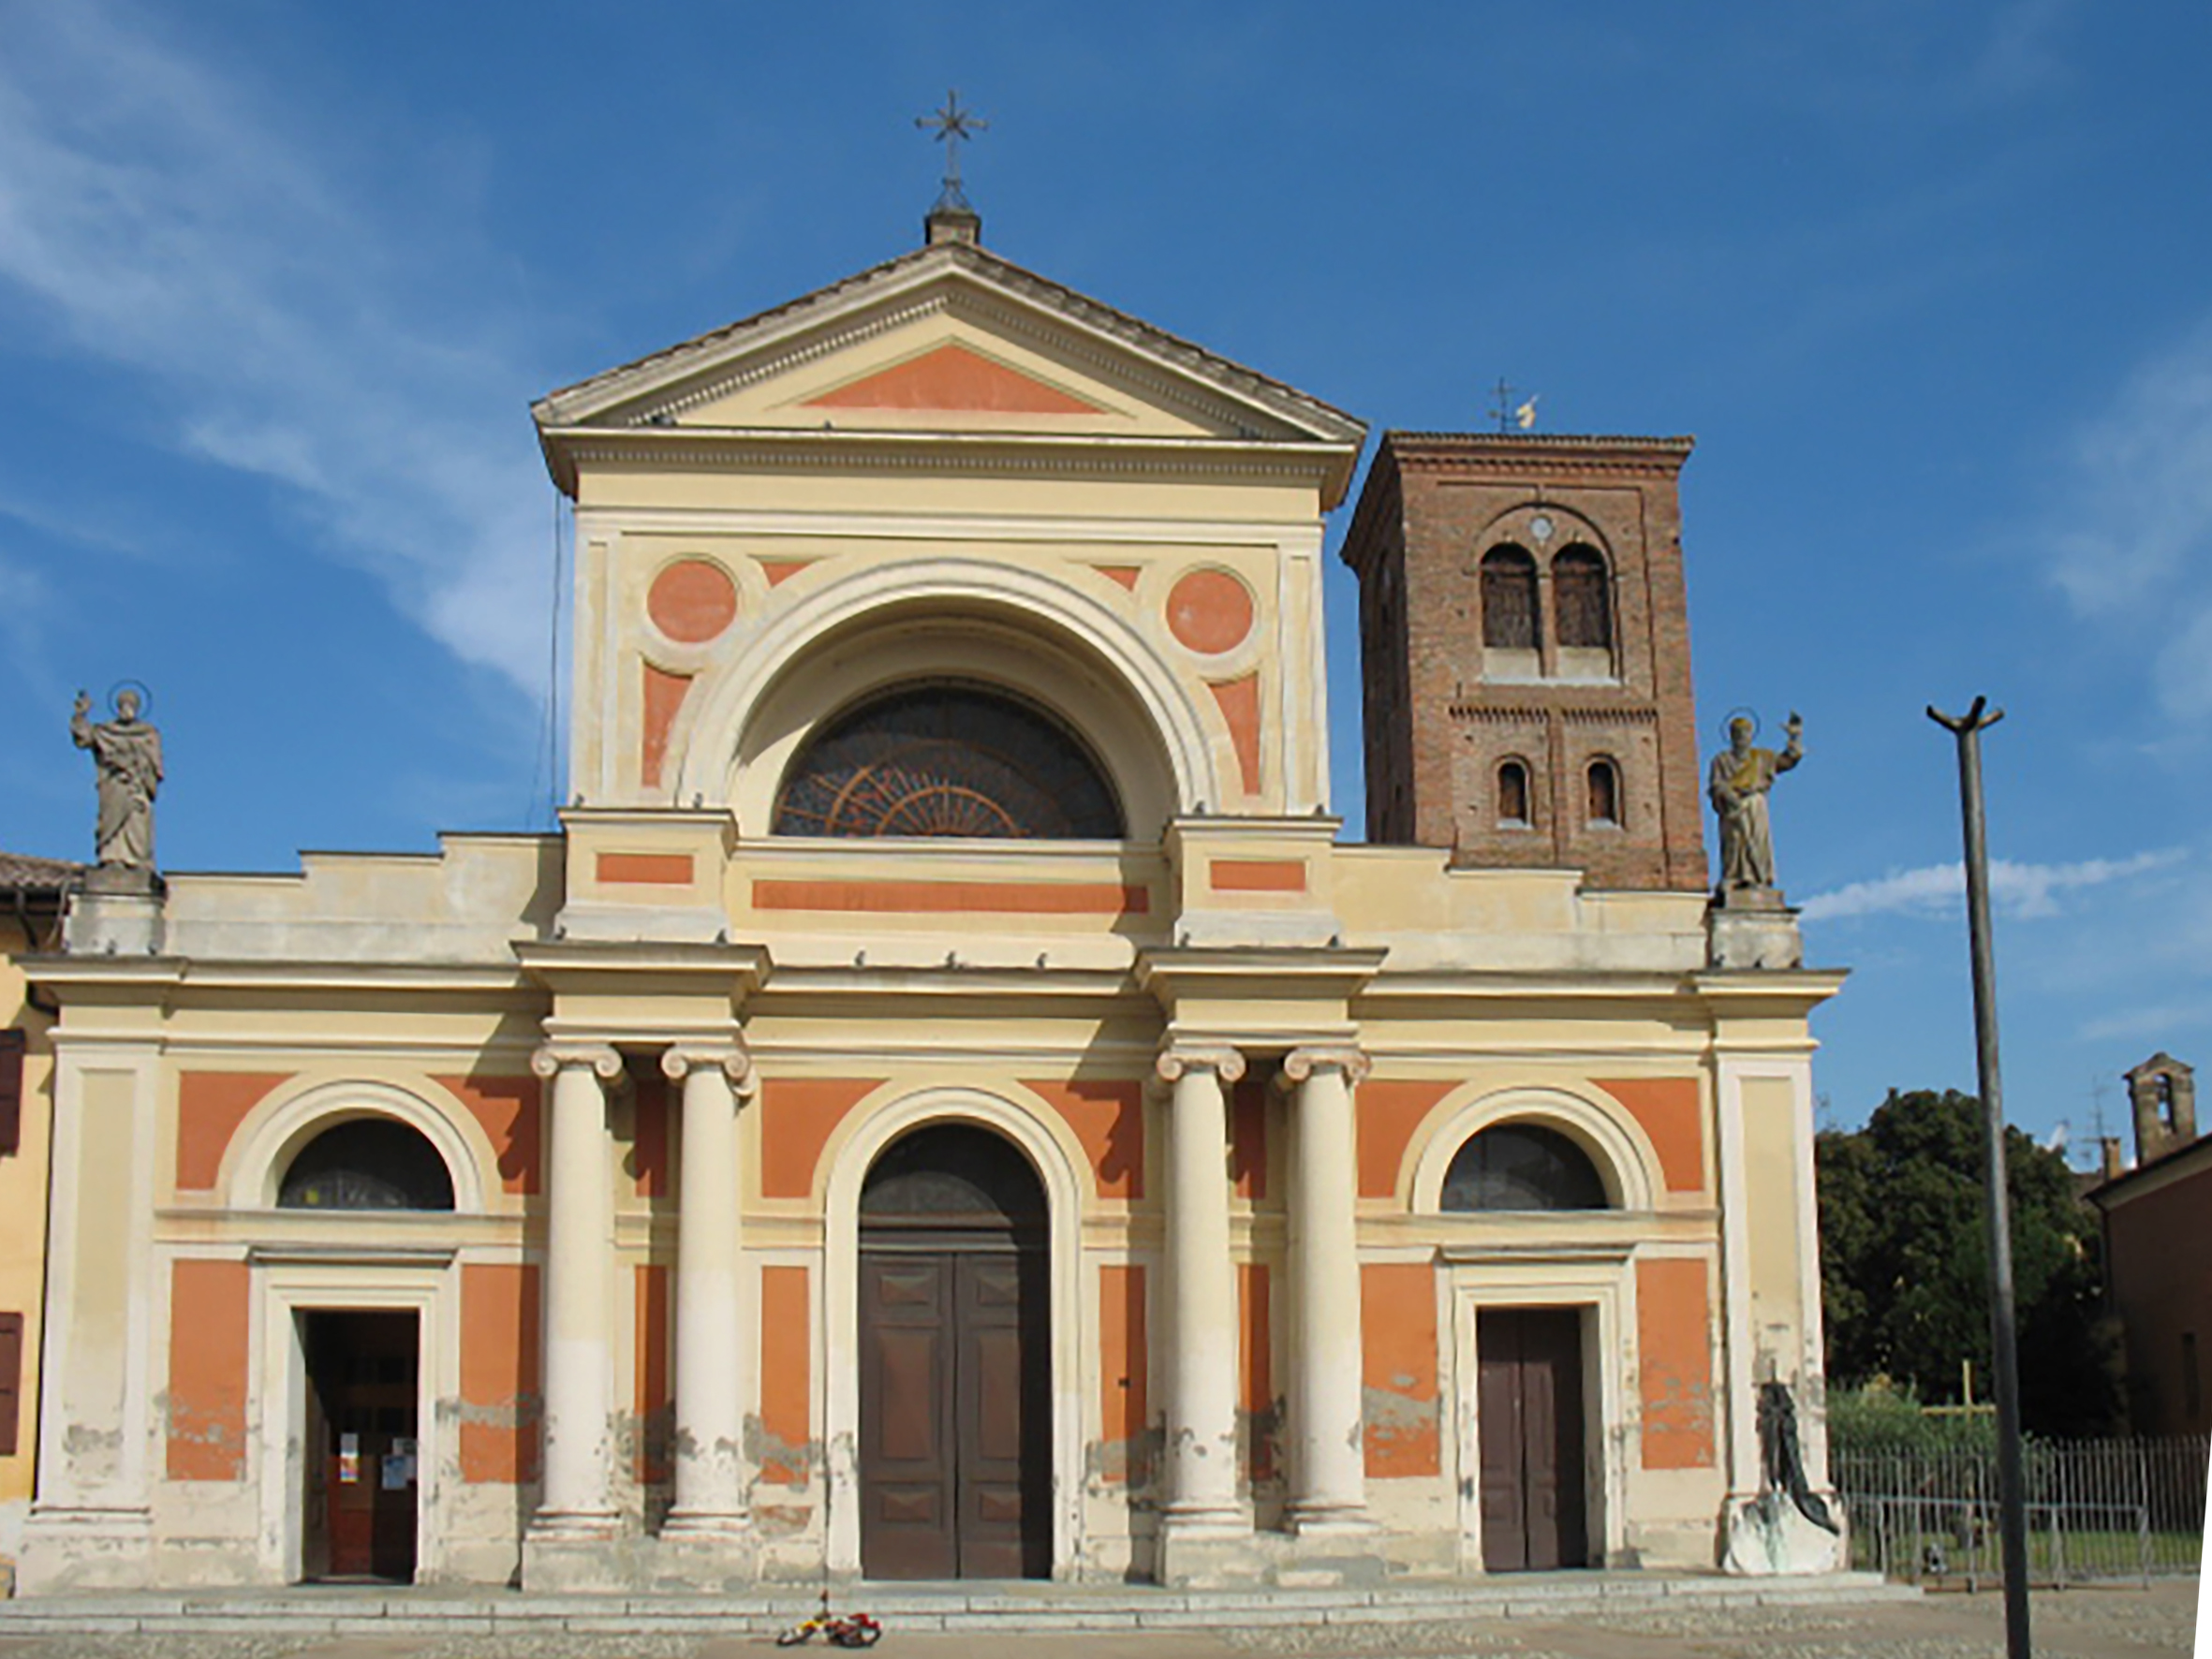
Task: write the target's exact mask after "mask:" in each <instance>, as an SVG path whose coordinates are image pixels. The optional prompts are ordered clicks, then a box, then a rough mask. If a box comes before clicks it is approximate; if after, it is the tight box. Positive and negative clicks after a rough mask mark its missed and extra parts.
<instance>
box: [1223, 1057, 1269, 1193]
mask: <svg viewBox="0 0 2212 1659" xmlns="http://www.w3.org/2000/svg"><path fill="white" fill-rule="evenodd" d="M1229 1174H1230V1181H1231V1190H1232V1191H1233V1192H1234V1193H1235V1194H1236V1196H1237V1197H1240V1198H1243V1199H1245V1200H1246V1202H1248V1203H1253V1204H1257V1203H1259V1202H1260V1201H1261V1199H1262V1198H1264V1197H1267V1079H1265V1078H1263V1077H1261V1076H1259V1075H1258V1074H1257V1073H1247V1074H1246V1075H1245V1076H1244V1077H1241V1078H1239V1079H1237V1080H1236V1082H1235V1083H1234V1085H1232V1086H1231V1089H1230V1092H1229Z"/></svg>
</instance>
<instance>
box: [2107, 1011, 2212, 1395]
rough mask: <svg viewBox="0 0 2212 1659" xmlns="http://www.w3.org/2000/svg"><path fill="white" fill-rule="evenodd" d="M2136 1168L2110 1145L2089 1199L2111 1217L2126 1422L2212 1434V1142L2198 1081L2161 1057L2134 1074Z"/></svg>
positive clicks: (2111, 1282)
mask: <svg viewBox="0 0 2212 1659" xmlns="http://www.w3.org/2000/svg"><path fill="white" fill-rule="evenodd" d="M2127 1080H2128V1100H2129V1104H2130V1106H2131V1108H2133V1113H2134V1119H2135V1167H2134V1168H2132V1169H2130V1170H2126V1171H2124V1172H2123V1171H2122V1170H2121V1169H2120V1168H2119V1167H2118V1165H2119V1160H2118V1158H2117V1156H2116V1155H2115V1154H2116V1143H2115V1142H2111V1141H2108V1142H2106V1143H2105V1144H2106V1149H2107V1151H2106V1156H2105V1165H2106V1173H2107V1177H2108V1179H2107V1180H2105V1182H2103V1183H2102V1184H2101V1185H2100V1186H2097V1187H2095V1188H2093V1189H2092V1190H2091V1191H2090V1193H2089V1197H2090V1199H2091V1201H2093V1202H2094V1203H2095V1204H2096V1206H2097V1208H2098V1209H2099V1210H2100V1211H2102V1212H2103V1215H2104V1283H2105V1290H2106V1295H2107V1297H2108V1298H2109V1299H2110V1302H2111V1306H2112V1310H2113V1312H2114V1313H2116V1314H2118V1315H2119V1318H2120V1324H2121V1327H2122V1331H2123V1343H2124V1345H2125V1352H2126V1355H2127V1387H2128V1419H2129V1423H2130V1426H2131V1428H2132V1429H2133V1430H2134V1431H2135V1432H2136V1433H2138V1434H2202V1433H2204V1432H2205V1431H2206V1430H2207V1429H2212V1408H2208V1406H2207V1402H2206V1398H2205V1389H2206V1381H2207V1379H2206V1374H2205V1368H2206V1366H2207V1364H2212V1354H2207V1352H2206V1349H2207V1347H2208V1346H2212V1266H2207V1264H2208V1263H2212V1135H2205V1136H2200V1135H2199V1134H2198V1133H2197V1085H2196V1074H2195V1072H2194V1071H2193V1070H2192V1069H2191V1068H2190V1067H2189V1066H2187V1065H2184V1064H2182V1063H2181V1062H2180V1061H2178V1060H2175V1058H2174V1057H2173V1056H2172V1055H2170V1054H2167V1053H2164V1052H2162V1051H2161V1052H2160V1053H2157V1054H2154V1055H2152V1056H2151V1057H2150V1058H2149V1059H2148V1060H2146V1061H2145V1062H2144V1063H2143V1064H2141V1065H2138V1066H2136V1067H2135V1068H2134V1069H2133V1070H2132V1071H2131V1072H2129V1073H2128V1074H2127Z"/></svg>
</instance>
